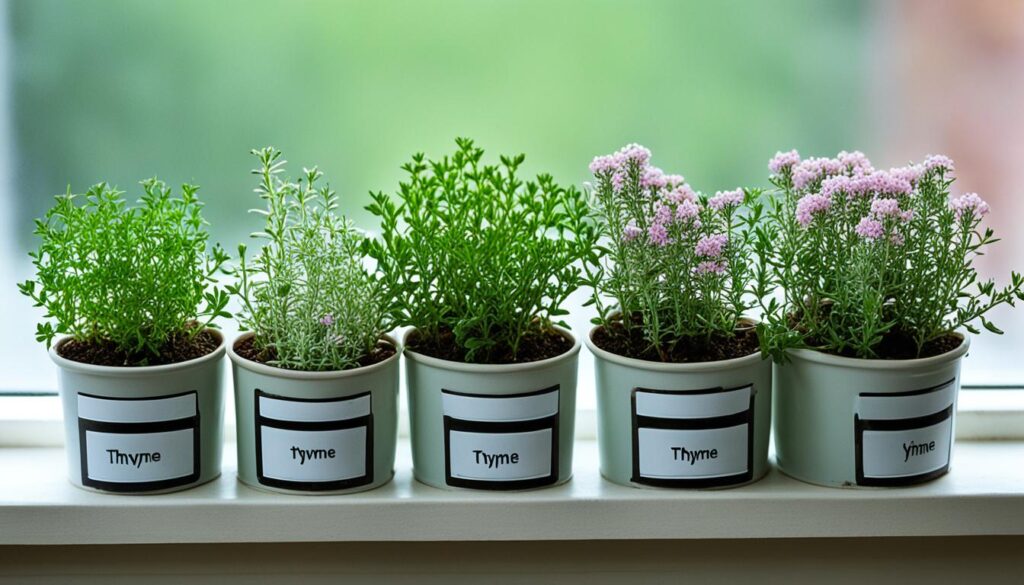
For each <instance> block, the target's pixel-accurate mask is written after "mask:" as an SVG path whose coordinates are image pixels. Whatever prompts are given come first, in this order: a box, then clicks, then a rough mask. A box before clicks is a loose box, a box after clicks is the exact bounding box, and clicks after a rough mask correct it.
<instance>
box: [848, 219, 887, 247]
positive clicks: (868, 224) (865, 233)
mask: <svg viewBox="0 0 1024 585" xmlns="http://www.w3.org/2000/svg"><path fill="white" fill-rule="evenodd" d="M854 231H856V232H857V235H858V236H860V237H862V238H864V239H865V240H870V241H874V240H877V239H878V238H880V237H882V235H883V234H884V233H885V229H884V228H883V227H882V222H880V221H878V220H877V219H872V218H871V217H865V218H862V219H861V220H860V223H858V224H857V227H856V228H854Z"/></svg>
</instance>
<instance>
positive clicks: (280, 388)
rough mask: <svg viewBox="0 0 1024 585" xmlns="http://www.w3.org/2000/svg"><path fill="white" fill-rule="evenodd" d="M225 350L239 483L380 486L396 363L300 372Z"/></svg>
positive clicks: (389, 440) (390, 446)
mask: <svg viewBox="0 0 1024 585" xmlns="http://www.w3.org/2000/svg"><path fill="white" fill-rule="evenodd" d="M251 336H252V334H251V333H247V334H245V335H243V336H241V337H239V338H238V340H236V341H235V343H234V344H232V346H231V347H230V348H229V349H228V356H229V357H230V358H231V363H232V372H233V374H234V381H235V417H236V421H237V432H238V443H237V446H238V479H239V480H240V481H241V482H242V483H245V484H247V485H250V486H253V487H256V488H260V489H265V490H269V491H274V492H284V493H293V494H341V493H350V492H359V491H365V490H370V489H373V488H376V487H380V486H382V485H384V484H386V483H387V482H389V481H391V478H392V477H394V474H395V445H396V442H397V436H398V373H399V372H398V361H399V355H400V353H401V348H399V347H398V343H396V342H395V340H394V339H392V338H391V337H388V336H385V337H384V339H385V340H386V341H388V342H389V343H391V344H392V345H393V346H394V347H395V349H396V351H395V355H393V356H391V357H389V358H388V359H386V360H384V361H382V362H379V363H376V364H373V365H370V366H363V367H361V368H355V369H351V370H340V371H331V372H303V371H297V370H286V369H282V368H276V367H273V366H268V365H266V364H261V363H257V362H254V361H252V360H248V359H246V358H243V357H241V356H240V355H238V354H237V353H236V352H235V350H234V348H235V346H236V345H237V344H238V343H239V342H241V341H244V340H245V339H248V338H249V337H251Z"/></svg>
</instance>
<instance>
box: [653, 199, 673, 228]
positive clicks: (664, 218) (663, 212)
mask: <svg viewBox="0 0 1024 585" xmlns="http://www.w3.org/2000/svg"><path fill="white" fill-rule="evenodd" d="M654 223H661V224H665V225H668V224H670V223H672V208H671V207H669V206H668V205H665V204H663V203H661V202H658V203H655V208H654Z"/></svg>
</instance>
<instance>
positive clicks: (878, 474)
mask: <svg viewBox="0 0 1024 585" xmlns="http://www.w3.org/2000/svg"><path fill="white" fill-rule="evenodd" d="M956 390H957V382H956V379H953V380H950V381H948V382H946V383H944V384H939V385H938V386H933V387H931V388H925V389H923V390H913V391H910V392H899V393H881V392H862V393H861V394H860V396H858V398H857V412H856V414H855V415H854V419H853V421H854V433H855V435H854V441H855V446H856V451H857V453H856V456H857V484H858V485H866V486H900V485H910V484H915V483H920V482H923V481H928V480H929V479H933V478H935V477H938V476H940V475H942V474H944V473H946V471H948V470H949V456H950V451H951V448H952V445H953V409H954V405H955V403H956Z"/></svg>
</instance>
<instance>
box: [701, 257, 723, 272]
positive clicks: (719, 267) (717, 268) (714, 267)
mask: <svg viewBox="0 0 1024 585" xmlns="http://www.w3.org/2000/svg"><path fill="white" fill-rule="evenodd" d="M694 272H695V273H697V274H722V273H723V272H725V263H724V262H716V261H714V260H705V261H704V262H701V263H700V264H698V265H697V267H696V268H694Z"/></svg>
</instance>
